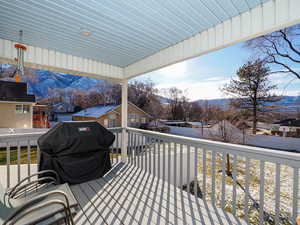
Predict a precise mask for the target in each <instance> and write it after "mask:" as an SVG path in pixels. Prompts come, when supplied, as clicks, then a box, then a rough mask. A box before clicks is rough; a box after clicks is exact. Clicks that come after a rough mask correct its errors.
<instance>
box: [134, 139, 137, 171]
mask: <svg viewBox="0 0 300 225" xmlns="http://www.w3.org/2000/svg"><path fill="white" fill-rule="evenodd" d="M136 143H137V142H136V133H134V144H133V151H134V166H136V165H137V163H136V157H137V144H136Z"/></svg>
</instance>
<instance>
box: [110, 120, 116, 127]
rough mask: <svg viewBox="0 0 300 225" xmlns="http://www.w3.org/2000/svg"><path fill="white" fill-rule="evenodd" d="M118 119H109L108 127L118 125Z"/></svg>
mask: <svg viewBox="0 0 300 225" xmlns="http://www.w3.org/2000/svg"><path fill="white" fill-rule="evenodd" d="M116 122H117V121H116V120H115V119H109V120H108V127H116V125H117V124H116Z"/></svg>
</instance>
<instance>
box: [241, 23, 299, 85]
mask: <svg viewBox="0 0 300 225" xmlns="http://www.w3.org/2000/svg"><path fill="white" fill-rule="evenodd" d="M299 37H300V24H298V25H295V26H292V27H289V28H286V29H281V30H278V31H276V32H272V33H270V34H266V35H263V36H260V37H258V38H255V39H253V40H250V41H247V42H246V44H245V46H246V47H247V48H249V49H251V50H253V51H254V52H255V54H256V56H255V57H260V58H262V59H263V60H264V61H265V62H267V63H270V64H275V65H279V66H280V67H281V68H282V70H280V71H274V72H282V73H291V74H293V75H294V76H296V78H298V79H300V71H299V70H297V69H296V68H293V65H295V64H298V63H300V45H299V41H298V40H299Z"/></svg>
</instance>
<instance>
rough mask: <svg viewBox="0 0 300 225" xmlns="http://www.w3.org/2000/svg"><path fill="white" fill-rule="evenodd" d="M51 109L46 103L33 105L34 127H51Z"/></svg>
mask: <svg viewBox="0 0 300 225" xmlns="http://www.w3.org/2000/svg"><path fill="white" fill-rule="evenodd" d="M48 117H49V110H48V107H47V106H46V105H35V106H33V124H32V126H33V128H50V123H49V118H48Z"/></svg>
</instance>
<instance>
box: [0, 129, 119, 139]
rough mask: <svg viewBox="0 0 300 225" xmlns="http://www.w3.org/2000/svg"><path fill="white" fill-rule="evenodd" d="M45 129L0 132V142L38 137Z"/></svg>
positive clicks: (114, 130) (116, 130)
mask: <svg viewBox="0 0 300 225" xmlns="http://www.w3.org/2000/svg"><path fill="white" fill-rule="evenodd" d="M108 130H110V131H112V132H118V131H121V130H122V128H121V127H113V128H108ZM46 132H47V131H40V132H28V133H7V134H0V142H3V141H7V140H11V139H13V140H16V139H17V138H21V139H24V138H36V137H40V136H41V135H43V134H45V133H46Z"/></svg>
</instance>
